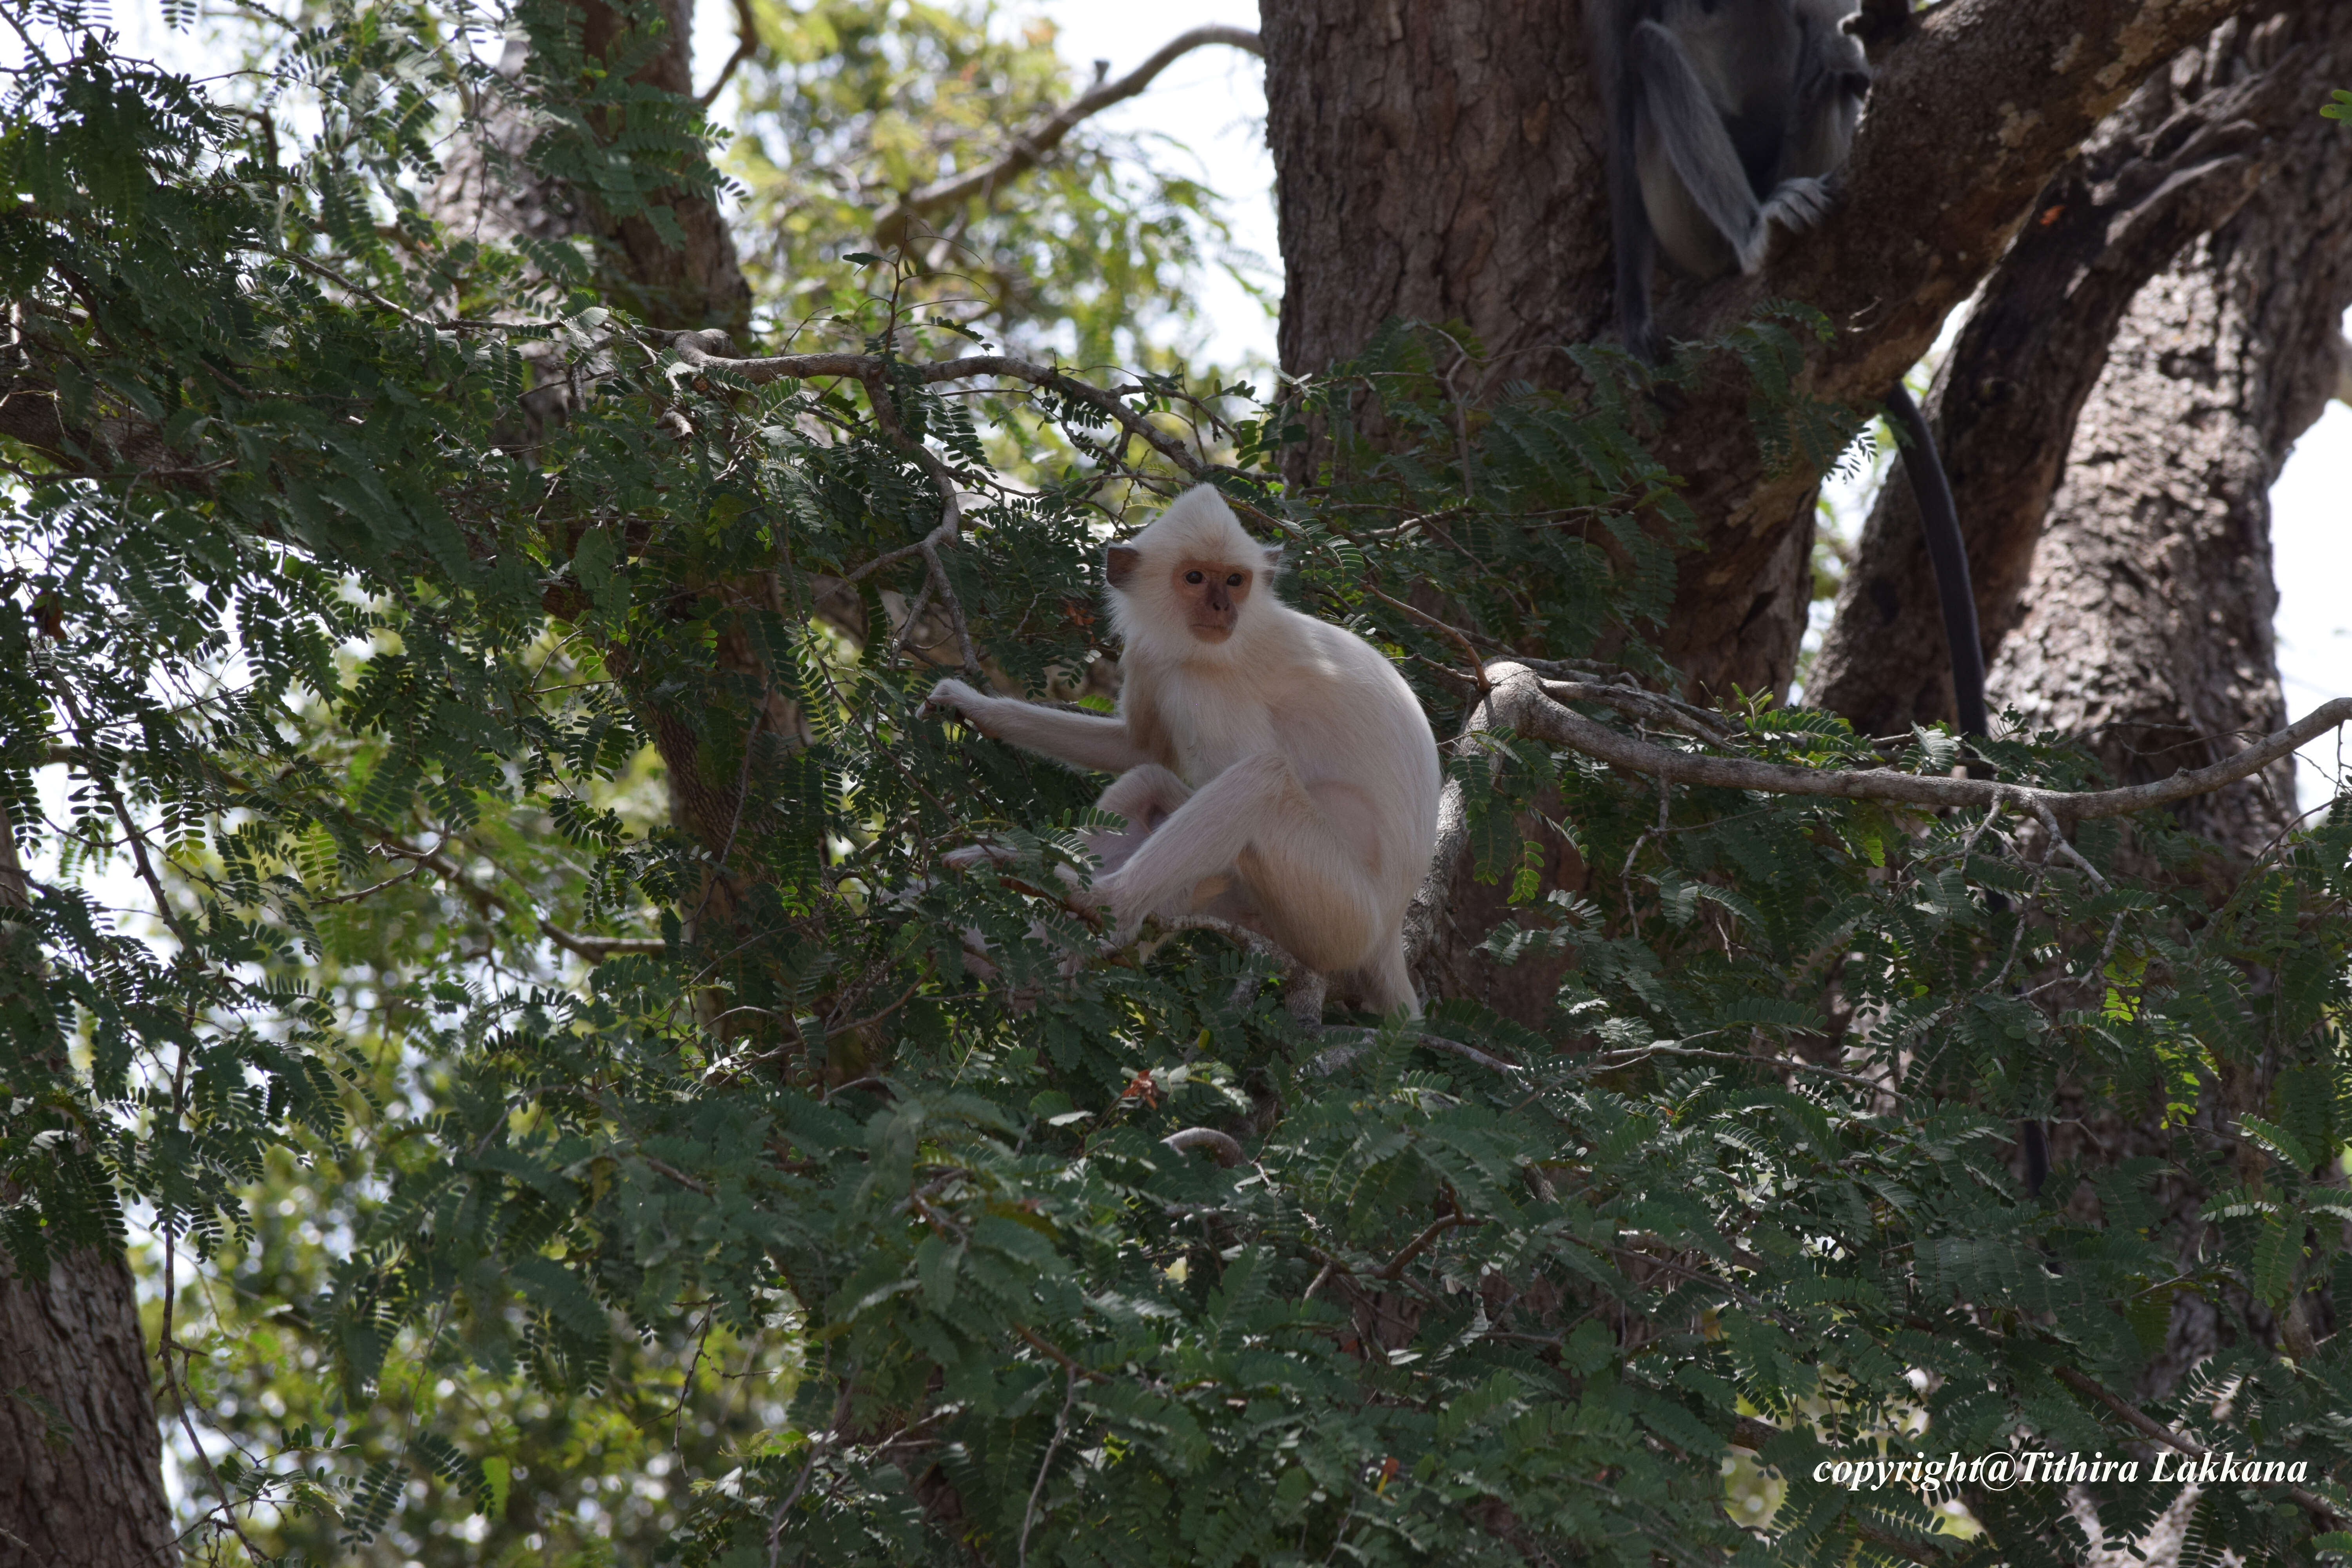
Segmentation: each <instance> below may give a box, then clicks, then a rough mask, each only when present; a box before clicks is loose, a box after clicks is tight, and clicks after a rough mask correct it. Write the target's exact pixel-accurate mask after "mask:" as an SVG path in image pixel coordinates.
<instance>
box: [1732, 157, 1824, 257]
mask: <svg viewBox="0 0 2352 1568" xmlns="http://www.w3.org/2000/svg"><path fill="white" fill-rule="evenodd" d="M1837 195H1838V189H1837V181H1836V178H1835V177H1834V176H1832V175H1827V174H1824V175H1821V176H1819V177H1816V176H1814V175H1811V174H1805V175H1801V176H1799V177H1798V178H1796V179H1793V180H1783V181H1781V182H1780V184H1777V185H1775V186H1773V187H1772V194H1771V195H1769V196H1767V197H1765V198H1764V211H1763V215H1762V221H1761V222H1759V223H1758V224H1757V226H1756V230H1757V233H1758V234H1759V236H1760V235H1761V234H1762V233H1763V232H1764V228H1765V226H1766V225H1768V224H1776V223H1777V224H1779V225H1780V226H1781V227H1782V228H1785V229H1787V230H1788V231H1789V232H1790V233H1791V234H1802V233H1804V232H1805V231H1806V230H1807V229H1809V228H1811V227H1812V226H1814V225H1816V224H1818V223H1820V222H1821V221H1822V219H1823V218H1825V217H1827V216H1830V209H1831V208H1832V207H1833V206H1835V205H1837ZM1763 259H1764V257H1763V247H1761V246H1759V247H1757V256H1756V262H1757V264H1759V265H1760V264H1761V263H1762V261H1763ZM1741 260H1742V261H1743V262H1745V261H1746V260H1747V258H1745V257H1743V258H1741ZM1742 269H1743V270H1745V271H1748V272H1753V271H1755V270H1756V267H1755V266H1753V265H1749V266H1745V267H1743V268H1742Z"/></svg>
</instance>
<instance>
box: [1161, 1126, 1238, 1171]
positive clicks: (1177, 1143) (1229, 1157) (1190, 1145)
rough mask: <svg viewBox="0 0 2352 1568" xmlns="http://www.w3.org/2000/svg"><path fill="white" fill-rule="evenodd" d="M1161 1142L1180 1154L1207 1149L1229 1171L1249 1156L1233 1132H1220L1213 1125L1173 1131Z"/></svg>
mask: <svg viewBox="0 0 2352 1568" xmlns="http://www.w3.org/2000/svg"><path fill="white" fill-rule="evenodd" d="M1160 1142H1162V1143H1165V1144H1167V1145H1168V1147H1169V1148H1171V1149H1172V1150H1174V1151H1175V1152H1177V1153H1179V1154H1183V1153H1189V1152H1192V1150H1194V1149H1206V1150H1207V1151H1208V1152H1210V1153H1211V1154H1212V1155H1213V1156H1214V1157H1215V1159H1216V1162H1217V1163H1218V1164H1219V1165H1221V1166H1223V1168H1224V1169H1226V1170H1228V1171H1230V1170H1232V1169H1233V1168H1234V1166H1235V1165H1238V1164H1240V1163H1242V1162H1243V1161H1244V1160H1245V1159H1247V1158H1248V1157H1249V1156H1248V1155H1247V1154H1245V1153H1244V1152H1243V1150H1242V1146H1241V1144H1240V1142H1237V1141H1236V1140H1235V1139H1234V1136H1233V1134H1232V1133H1230V1132H1220V1131H1217V1130H1216V1129H1215V1128H1213V1127H1187V1128H1185V1129H1184V1130H1183V1131H1181V1132H1171V1133H1170V1134H1169V1135H1168V1136H1167V1137H1165V1138H1162V1139H1161V1140H1160Z"/></svg>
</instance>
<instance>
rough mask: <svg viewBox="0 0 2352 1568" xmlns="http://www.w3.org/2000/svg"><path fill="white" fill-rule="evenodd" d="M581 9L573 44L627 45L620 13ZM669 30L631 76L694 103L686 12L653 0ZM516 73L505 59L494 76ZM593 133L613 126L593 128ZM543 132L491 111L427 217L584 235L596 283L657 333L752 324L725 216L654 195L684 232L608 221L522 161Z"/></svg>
mask: <svg viewBox="0 0 2352 1568" xmlns="http://www.w3.org/2000/svg"><path fill="white" fill-rule="evenodd" d="M571 3H572V6H573V7H574V8H575V9H576V10H577V11H578V12H579V13H580V18H581V20H580V26H581V44H582V47H583V48H584V49H585V50H586V51H587V53H588V55H589V57H590V58H593V59H603V58H608V57H609V56H610V54H611V53H612V52H613V50H614V48H615V47H617V46H620V45H622V44H623V43H624V42H625V39H624V37H623V32H624V26H625V18H624V16H623V15H622V13H621V12H620V11H618V10H616V9H614V7H613V6H611V5H605V4H604V3H603V0H571ZM661 12H662V16H663V18H664V20H665V22H666V24H667V31H666V33H665V35H664V43H663V47H662V48H661V49H660V50H659V51H657V52H656V54H655V55H654V56H653V58H651V59H649V60H647V61H646V65H645V66H644V68H642V69H640V70H639V71H638V72H637V74H636V77H635V80H636V81H638V82H640V83H643V84H645V85H646V86H649V87H656V88H660V89H662V90H664V91H666V92H674V93H677V95H679V96H680V97H681V98H686V99H691V98H692V97H693V96H694V6H693V5H692V4H691V0H661ZM514 47H515V46H513V45H509V49H510V50H511V49H513V48H514ZM521 67H522V59H521V57H520V54H519V53H510V54H509V58H507V59H506V60H504V61H502V62H501V64H500V69H502V70H505V71H508V72H509V73H512V72H514V71H517V70H520V68H521ZM599 129H600V133H602V132H609V131H610V130H611V129H612V128H609V127H600V128H599ZM537 134H539V127H538V126H537V125H536V124H535V123H534V122H533V121H530V119H529V118H528V117H525V116H519V115H513V114H494V115H493V116H492V117H491V120H490V122H489V123H488V125H487V126H485V127H483V128H482V130H481V132H480V133H479V134H478V135H477V136H474V137H468V138H467V139H465V140H463V141H461V142H459V143H458V144H457V147H455V148H454V149H453V150H452V152H451V153H450V156H449V159H448V162H447V164H446V169H445V172H444V174H443V175H442V178H441V181H440V183H439V184H438V185H437V187H436V189H435V191H434V194H433V201H432V207H433V211H434V215H435V216H436V217H438V218H439V219H440V220H441V221H442V222H444V223H446V224H447V225H449V226H451V227H452V228H455V229H457V230H458V231H459V232H461V233H464V232H472V231H474V230H477V229H482V230H487V231H488V233H489V234H491V235H493V236H496V237H501V238H509V239H510V238H515V237H522V238H528V239H533V240H540V241H553V242H557V243H561V242H563V241H567V240H572V239H575V238H581V237H585V238H586V239H587V240H588V241H589V242H590V246H591V249H592V250H593V254H594V258H595V267H596V271H597V274H598V281H599V282H600V283H601V284H602V285H603V287H604V290H605V292H606V294H607V296H608V297H609V298H610V299H612V300H613V301H614V303H615V304H620V305H625V306H626V307H627V308H628V309H629V310H632V311H633V312H635V314H637V315H638V316H640V317H642V318H644V319H645V321H647V322H648V323H649V324H651V325H653V326H656V327H671V328H703V327H717V328H719V329H720V330H722V331H728V332H731V333H735V334H738V335H740V334H741V333H742V331H744V330H745V329H746V328H747V327H748V326H749V325H750V323H751V285H750V284H748V283H747V282H745V281H744V279H743V268H742V266H741V264H740V260H739V258H738V256H737V252H736V249H735V237H734V235H733V233H732V232H731V231H730V229H729V228H728V226H727V220H726V216H725V215H724V214H722V213H720V212H719V209H718V207H717V206H715V205H712V203H711V202H710V201H709V200H708V199H707V198H705V197H704V196H702V195H698V194H696V193H694V192H691V191H678V190H669V191H662V192H657V193H656V194H655V195H653V196H651V197H650V198H648V205H653V206H656V207H667V209H668V210H669V214H670V216H671V217H672V218H673V219H675V220H676V222H677V226H678V230H679V232H680V233H681V234H682V235H683V236H684V237H685V242H686V243H685V244H684V245H682V246H672V245H671V244H670V243H669V242H668V241H667V240H666V239H664V238H663V237H662V236H661V234H660V232H659V231H658V230H656V228H655V226H654V225H653V224H652V223H651V222H650V221H649V220H648V219H646V217H645V216H642V215H638V214H632V215H630V216H625V217H616V216H614V215H613V214H612V213H611V212H609V211H607V210H606V209H605V207H604V205H603V204H602V203H600V202H598V201H597V200H596V198H595V195H594V194H593V193H592V192H587V191H582V190H579V189H576V188H574V187H573V186H572V185H570V184H565V183H564V182H562V181H560V180H555V179H546V178H540V177H537V176H536V175H534V174H531V173H530V170H529V169H528V167H527V166H526V165H525V163H524V162H523V154H524V153H525V152H526V151H527V150H528V149H529V147H530V142H531V139H532V138H533V137H534V136H536V135H537Z"/></svg>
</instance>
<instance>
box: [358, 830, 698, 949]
mask: <svg viewBox="0 0 2352 1568" xmlns="http://www.w3.org/2000/svg"><path fill="white" fill-rule="evenodd" d="M376 842H377V844H378V845H379V846H380V847H382V848H383V851H384V853H385V854H387V855H392V856H395V857H397V858H400V859H403V860H409V861H414V862H415V863H416V864H417V865H420V866H426V867H430V868H432V869H434V870H436V871H438V872H439V873H440V874H441V878H442V879H443V880H444V881H445V882H446V883H447V884H448V885H449V888H450V889H451V890H452V891H454V892H455V893H457V896H458V897H459V898H462V899H464V900H466V901H467V903H469V904H471V905H473V906H474V907H475V908H476V909H478V910H481V911H482V913H484V914H486V915H488V914H507V913H509V912H511V911H512V909H513V906H512V905H511V904H510V903H509V902H508V900H505V899H503V898H500V897H499V895H498V894H496V893H494V892H492V891H490V890H489V889H488V888H480V887H477V886H475V885H474V881H473V879H472V878H470V877H468V876H467V875H466V873H465V870H464V868H461V867H460V866H459V865H458V864H457V862H456V861H455V860H452V859H450V858H449V857H447V856H446V855H444V854H442V853H441V852H440V851H439V850H437V849H418V848H416V847H414V846H412V845H409V844H405V843H403V842H402V841H401V840H400V839H399V838H398V837H395V836H394V835H392V834H389V833H380V834H379V835H378V836H377V839H376ZM531 921H532V923H533V924H534V925H536V926H537V927H538V928H539V933H540V935H541V936H543V937H545V938H547V940H548V941H550V942H553V943H554V944H555V945H556V946H558V947H560V948H562V949H563V951H564V952H569V953H571V954H572V955H573V956H574V957H577V958H581V959H584V960H586V961H587V962H588V963H604V961H605V960H606V959H608V958H617V957H619V956H621V955H622V954H623V953H631V952H638V953H656V952H667V951H668V950H669V944H668V943H667V942H664V941H663V940H662V939H661V938H659V937H657V936H582V935H579V934H578V933H577V932H574V931H566V930H565V929H564V928H563V927H562V926H560V925H557V924H556V923H555V922H554V921H551V920H547V919H544V918H542V917H540V916H536V915H534V916H532V917H531Z"/></svg>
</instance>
